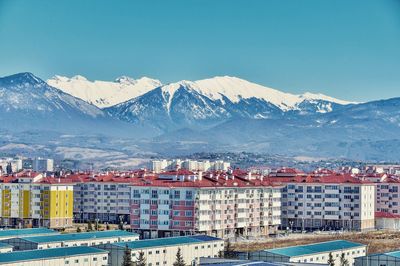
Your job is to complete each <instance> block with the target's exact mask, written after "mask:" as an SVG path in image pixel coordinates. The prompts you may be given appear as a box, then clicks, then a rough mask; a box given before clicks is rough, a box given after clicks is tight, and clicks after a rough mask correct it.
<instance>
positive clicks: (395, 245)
mask: <svg viewBox="0 0 400 266" xmlns="http://www.w3.org/2000/svg"><path fill="white" fill-rule="evenodd" d="M336 239H343V240H349V241H354V242H359V243H363V244H366V245H368V253H369V254H372V253H381V252H388V251H393V250H399V249H400V232H399V231H373V232H365V233H342V234H335V235H328V234H324V235H322V234H293V235H289V236H287V237H281V238H265V240H259V241H256V240H254V241H245V242H244V241H243V242H238V243H232V245H233V247H234V249H235V250H236V251H255V250H261V249H270V248H279V247H287V246H296V245H303V244H311V243H316V242H321V241H329V240H336Z"/></svg>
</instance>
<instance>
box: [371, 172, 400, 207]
mask: <svg viewBox="0 0 400 266" xmlns="http://www.w3.org/2000/svg"><path fill="white" fill-rule="evenodd" d="M399 188H400V180H399V179H396V178H394V177H387V178H385V179H383V180H380V181H379V182H377V183H376V211H377V212H385V213H390V214H394V215H400V197H399Z"/></svg>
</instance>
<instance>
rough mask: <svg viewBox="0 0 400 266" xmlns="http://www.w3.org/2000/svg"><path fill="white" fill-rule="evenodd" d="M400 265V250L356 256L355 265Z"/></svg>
mask: <svg viewBox="0 0 400 266" xmlns="http://www.w3.org/2000/svg"><path fill="white" fill-rule="evenodd" d="M397 265H400V251H398V250H397V251H393V252H387V253H380V254H372V255H368V256H364V257H360V258H356V259H355V262H354V266H397Z"/></svg>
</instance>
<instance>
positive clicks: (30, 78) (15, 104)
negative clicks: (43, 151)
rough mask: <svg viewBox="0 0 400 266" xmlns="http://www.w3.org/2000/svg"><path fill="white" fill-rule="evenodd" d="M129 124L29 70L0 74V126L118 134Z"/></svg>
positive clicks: (2, 127) (15, 129)
mask: <svg viewBox="0 0 400 266" xmlns="http://www.w3.org/2000/svg"><path fill="white" fill-rule="evenodd" d="M127 128H131V125H128V124H126V123H123V122H121V121H116V120H115V119H114V118H112V117H110V116H109V115H108V114H107V113H106V112H104V111H103V110H101V109H99V108H97V107H96V106H94V105H91V104H89V103H87V102H85V101H83V100H81V99H78V98H76V97H73V96H71V95H69V94H67V93H64V92H62V91H61V90H58V89H56V88H53V87H51V86H49V85H48V84H47V83H46V82H44V81H43V80H41V79H39V78H38V77H36V76H34V75H33V74H31V73H20V74H15V75H12V76H7V77H3V78H0V129H6V130H9V131H24V130H44V131H57V132H64V133H66V132H68V133H79V134H93V133H95V134H99V135H101V134H114V135H115V134H118V133H119V131H121V132H122V131H123V130H124V129H127Z"/></svg>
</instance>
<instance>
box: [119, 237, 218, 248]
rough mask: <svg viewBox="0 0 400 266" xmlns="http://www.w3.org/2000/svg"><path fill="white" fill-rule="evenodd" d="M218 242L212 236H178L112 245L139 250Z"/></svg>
mask: <svg viewBox="0 0 400 266" xmlns="http://www.w3.org/2000/svg"><path fill="white" fill-rule="evenodd" d="M218 240H221V241H222V239H220V238H216V237H212V236H206V235H196V236H180V237H166V238H158V239H147V240H138V241H130V242H118V243H113V244H112V245H115V246H119V247H125V246H126V245H128V248H130V249H140V248H151V247H161V246H174V245H182V244H191V243H197V242H198V243H201V242H209V241H218Z"/></svg>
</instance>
